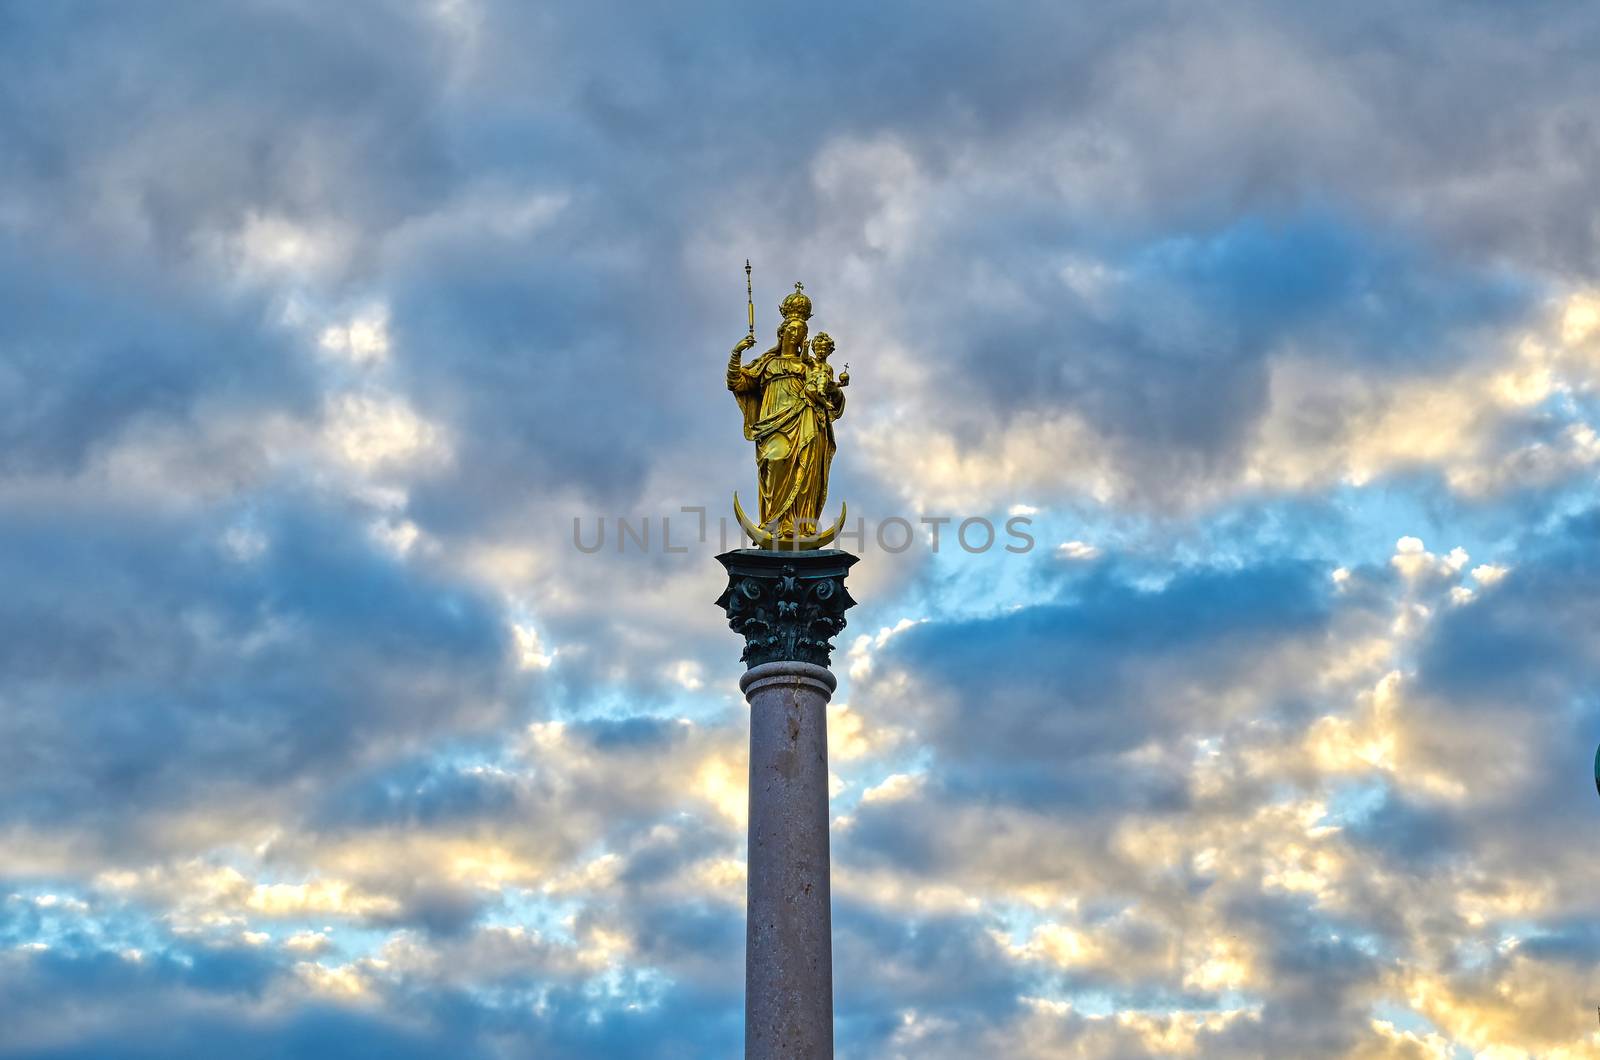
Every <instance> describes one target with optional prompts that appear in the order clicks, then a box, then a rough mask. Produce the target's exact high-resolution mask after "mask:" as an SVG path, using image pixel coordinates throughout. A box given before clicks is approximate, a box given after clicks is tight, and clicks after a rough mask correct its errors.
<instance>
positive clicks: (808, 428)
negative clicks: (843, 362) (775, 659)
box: [728, 284, 844, 547]
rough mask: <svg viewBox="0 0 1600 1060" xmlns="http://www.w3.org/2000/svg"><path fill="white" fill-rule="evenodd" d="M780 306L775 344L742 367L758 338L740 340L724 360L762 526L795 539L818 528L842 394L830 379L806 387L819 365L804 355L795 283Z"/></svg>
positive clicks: (807, 305) (802, 300)
mask: <svg viewBox="0 0 1600 1060" xmlns="http://www.w3.org/2000/svg"><path fill="white" fill-rule="evenodd" d="M778 308H779V310H780V311H781V312H782V313H783V323H782V324H779V325H778V344H777V345H776V346H774V347H772V349H770V350H768V351H767V352H766V353H763V354H762V355H761V356H759V357H757V358H756V359H755V360H754V361H752V362H751V363H750V364H748V365H745V364H741V363H740V355H741V354H743V353H744V351H745V350H748V349H749V348H750V347H752V346H754V345H755V341H756V340H755V336H753V335H749V336H746V337H745V338H743V339H741V340H740V342H739V344H738V345H737V346H735V347H734V348H733V353H732V355H730V356H729V358H728V389H729V390H731V391H732V392H733V396H734V399H735V400H736V401H738V402H739V409H740V411H741V412H743V413H744V436H745V437H746V438H748V439H749V440H750V441H752V442H755V443H756V473H757V476H758V478H759V481H760V487H761V527H762V529H764V530H765V531H766V532H767V533H769V534H772V535H773V536H774V537H776V538H790V539H794V538H797V537H801V536H810V535H814V534H816V532H817V524H818V520H819V518H820V516H821V515H822V503H823V501H824V500H825V499H826V498H827V495H828V467H829V465H830V464H831V463H832V462H833V453H834V441H833V426H832V424H833V420H835V419H837V418H838V417H839V416H840V415H841V414H842V413H843V412H844V393H843V392H842V391H841V390H840V388H839V385H838V384H837V383H834V382H833V381H832V380H831V378H828V379H827V381H826V382H825V383H824V385H821V386H816V385H813V386H810V387H808V386H807V380H808V373H810V372H812V371H813V370H814V369H815V368H816V364H815V363H814V362H813V361H812V359H811V358H810V357H809V356H808V355H807V353H806V334H807V325H806V321H807V320H809V319H810V318H811V299H810V298H808V297H807V296H806V294H805V292H804V291H803V290H802V289H801V286H800V285H799V284H796V285H795V291H794V293H793V294H791V295H789V297H787V298H785V299H784V300H783V304H782V305H780V306H779V307H778ZM819 338H820V336H819ZM813 382H815V380H814V379H813ZM829 536H831V535H829ZM802 547H804V546H802Z"/></svg>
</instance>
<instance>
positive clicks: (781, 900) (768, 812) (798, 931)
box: [717, 549, 856, 1060]
mask: <svg viewBox="0 0 1600 1060" xmlns="http://www.w3.org/2000/svg"><path fill="white" fill-rule="evenodd" d="M717 559H718V560H719V561H721V563H722V565H723V566H724V567H726V568H727V570H728V588H727V590H726V591H724V592H723V594H722V596H721V597H720V598H719V599H718V600H717V603H718V604H719V605H720V606H721V607H722V608H723V609H724V610H725V611H726V612H727V614H728V624H729V625H730V626H732V627H733V629H734V631H735V632H737V633H739V634H741V635H742V636H743V637H744V638H745V650H744V654H743V656H742V658H743V659H744V661H745V662H746V663H747V664H749V669H748V670H747V671H746V672H745V675H744V676H743V677H742V678H741V679H740V681H739V687H740V689H741V690H742V691H743V692H744V694H745V699H746V700H747V701H748V702H749V704H750V850H749V884H748V891H747V892H746V907H745V913H746V924H745V1003H744V1013H745V1026H744V1042H745V1057H746V1058H747V1060H756V1058H760V1060H766V1058H769V1057H786V1058H806V1060H811V1058H816V1057H832V1056H833V936H832V916H831V912H830V909H829V886H828V723H827V714H828V700H829V698H830V697H831V696H832V694H833V690H834V687H835V681H834V677H833V674H831V673H829V672H828V669H827V667H828V663H829V661H830V653H831V651H832V644H831V643H830V640H831V638H832V637H833V636H835V635H836V634H838V633H839V632H840V631H841V630H843V629H844V624H845V620H844V612H845V609H846V608H848V607H850V606H851V605H852V604H854V603H855V601H854V600H852V599H850V594H849V593H848V592H847V591H846V590H845V586H844V578H845V574H846V572H847V571H849V569H850V565H851V564H853V563H855V562H856V557H855V556H852V555H850V554H849V553H848V552H841V551H838V550H834V549H830V550H826V551H817V552H767V551H763V550H761V549H739V550H737V551H734V552H726V553H724V554H722V555H720V556H718V557H717Z"/></svg>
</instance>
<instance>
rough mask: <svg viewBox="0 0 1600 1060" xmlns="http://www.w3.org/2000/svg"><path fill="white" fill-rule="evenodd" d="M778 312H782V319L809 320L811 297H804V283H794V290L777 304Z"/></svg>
mask: <svg viewBox="0 0 1600 1060" xmlns="http://www.w3.org/2000/svg"><path fill="white" fill-rule="evenodd" d="M778 312H780V313H782V314H783V319H784V320H810V319H811V299H810V298H808V297H806V285H805V284H803V283H796V284H795V285H794V292H793V293H792V294H790V295H789V297H787V298H785V299H784V300H783V301H782V302H781V303H780V304H779V306H778Z"/></svg>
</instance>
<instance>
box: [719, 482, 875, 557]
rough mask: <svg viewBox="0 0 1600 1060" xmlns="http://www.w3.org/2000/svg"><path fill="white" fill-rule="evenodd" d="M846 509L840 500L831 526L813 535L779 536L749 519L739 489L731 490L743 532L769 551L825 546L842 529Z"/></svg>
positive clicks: (845, 504)
mask: <svg viewBox="0 0 1600 1060" xmlns="http://www.w3.org/2000/svg"><path fill="white" fill-rule="evenodd" d="M848 510H849V505H848V503H846V502H844V501H840V502H839V518H837V519H835V520H834V521H833V525H832V526H830V527H828V529H826V530H824V531H823V532H822V533H820V534H817V535H816V536H815V537H785V538H780V537H778V536H777V535H776V534H773V533H772V532H771V531H768V530H765V529H763V528H762V527H761V526H759V525H758V524H756V523H755V522H754V521H753V520H751V518H750V517H749V516H748V515H746V514H745V511H744V505H742V504H740V503H739V491H738V490H734V491H733V514H734V515H735V516H737V517H738V519H739V525H740V526H742V527H743V528H744V532H745V533H746V534H747V535H749V538H750V540H751V541H753V542H755V545H756V547H757V548H761V549H765V550H767V551H769V552H796V551H799V552H810V551H812V550H814V549H819V548H825V547H827V545H828V544H829V543H831V542H832V541H833V539H834V538H836V537H838V536H839V531H840V530H842V529H844V517H845V512H846V511H848Z"/></svg>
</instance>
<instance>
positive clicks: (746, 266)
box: [744, 258, 756, 339]
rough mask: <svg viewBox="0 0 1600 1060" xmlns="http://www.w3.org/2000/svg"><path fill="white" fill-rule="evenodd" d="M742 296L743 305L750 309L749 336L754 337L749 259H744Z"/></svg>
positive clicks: (753, 298)
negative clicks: (743, 299)
mask: <svg viewBox="0 0 1600 1060" xmlns="http://www.w3.org/2000/svg"><path fill="white" fill-rule="evenodd" d="M744 298H745V306H746V308H747V309H749V311H750V337H751V338H752V339H753V338H755V337H756V298H755V295H753V294H751V293H750V259H749V258H745V259H744Z"/></svg>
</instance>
